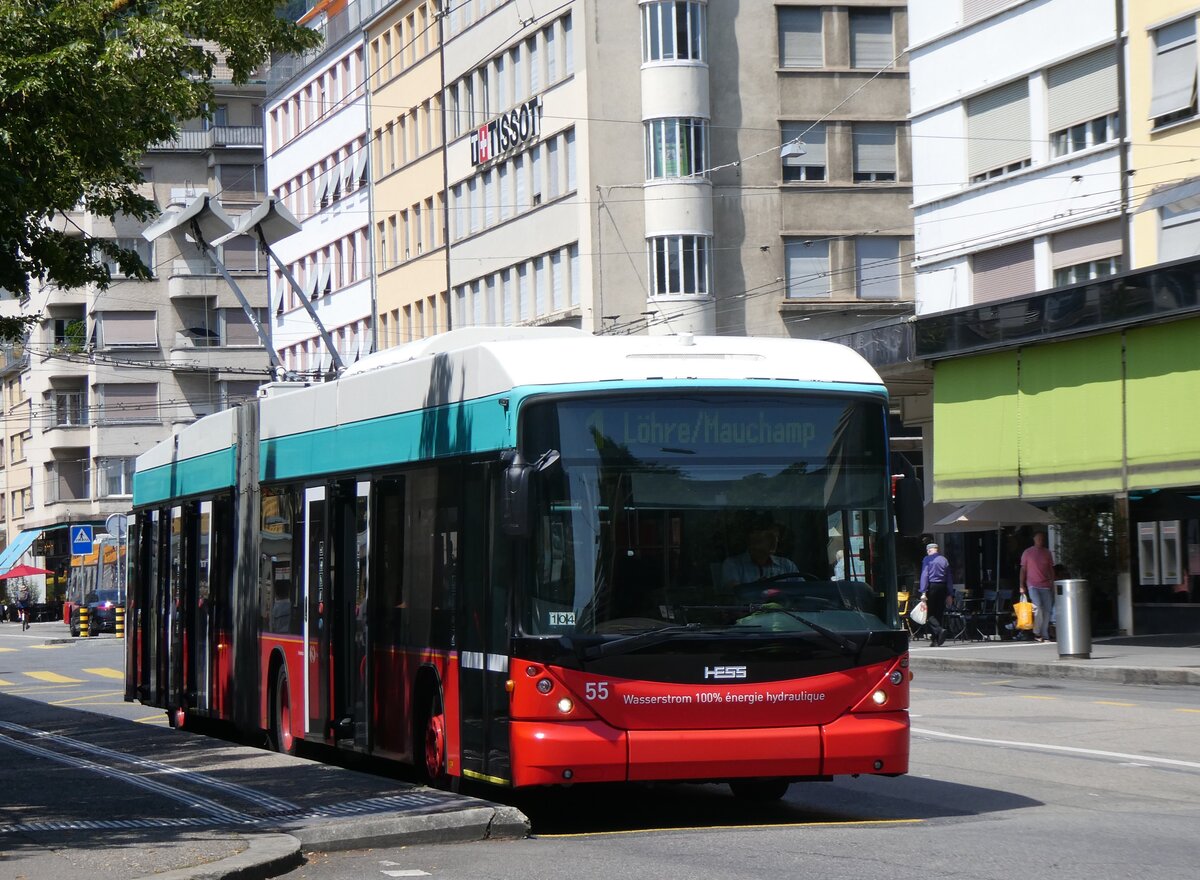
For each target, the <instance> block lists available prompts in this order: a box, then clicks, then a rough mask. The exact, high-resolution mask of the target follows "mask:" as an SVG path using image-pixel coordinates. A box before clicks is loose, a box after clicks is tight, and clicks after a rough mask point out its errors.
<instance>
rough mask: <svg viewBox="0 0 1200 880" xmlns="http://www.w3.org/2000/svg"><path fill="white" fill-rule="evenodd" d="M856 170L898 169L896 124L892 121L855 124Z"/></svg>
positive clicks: (888, 170) (887, 170) (892, 170)
mask: <svg viewBox="0 0 1200 880" xmlns="http://www.w3.org/2000/svg"><path fill="white" fill-rule="evenodd" d="M853 137H854V170H855V171H861V172H881V171H885V172H891V173H895V171H896V126H895V125H893V124H892V123H890V122H860V123H856V124H855V126H854V135H853Z"/></svg>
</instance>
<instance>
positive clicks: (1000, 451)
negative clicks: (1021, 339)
mask: <svg viewBox="0 0 1200 880" xmlns="http://www.w3.org/2000/svg"><path fill="white" fill-rule="evenodd" d="M1017 390H1018V389H1017V352H1015V351H1005V352H1000V353H998V354H988V355H982V356H980V357H973V358H961V359H957V360H950V361H942V362H940V363H938V364H937V365H936V366H935V368H934V382H933V473H934V493H935V494H934V498H935V500H937V501H972V500H975V499H979V498H1015V497H1016V496H1017V495H1018V494H1019V492H1018V484H1017Z"/></svg>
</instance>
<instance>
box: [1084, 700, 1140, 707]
mask: <svg viewBox="0 0 1200 880" xmlns="http://www.w3.org/2000/svg"><path fill="white" fill-rule="evenodd" d="M1092 702H1093V703H1095V704H1096V705H1097V706H1129V707H1133V706H1136V705H1137V703H1118V702H1117V701H1116V700H1093V701H1092Z"/></svg>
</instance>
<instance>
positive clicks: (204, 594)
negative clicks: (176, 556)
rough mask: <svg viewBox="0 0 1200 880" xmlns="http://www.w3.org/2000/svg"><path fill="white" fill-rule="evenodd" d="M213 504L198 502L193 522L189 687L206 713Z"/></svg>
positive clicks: (209, 698) (209, 684) (208, 706)
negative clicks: (195, 528) (192, 623)
mask: <svg viewBox="0 0 1200 880" xmlns="http://www.w3.org/2000/svg"><path fill="white" fill-rule="evenodd" d="M212 526H213V503H212V502H211V501H201V502H200V510H199V516H198V518H197V522H196V527H197V530H196V567H195V569H194V570H195V572H196V601H195V605H194V606H193V607H194V608H195V615H196V620H195V626H194V633H193V642H192V648H191V651H190V653H191V656H192V664H193V666H192V668H193V674H194V676H195V677H194V678H193V680H192V689H193V690H194V691H195V694H196V699H195V703H196V708H197V709H200V710H202V711H205V712H208V711H210V710H211V709H212V708H213V702H212V668H213V656H212V648H213V614H212V610H213V595H212V573H213V569H212V558H213V540H212V536H213V531H212Z"/></svg>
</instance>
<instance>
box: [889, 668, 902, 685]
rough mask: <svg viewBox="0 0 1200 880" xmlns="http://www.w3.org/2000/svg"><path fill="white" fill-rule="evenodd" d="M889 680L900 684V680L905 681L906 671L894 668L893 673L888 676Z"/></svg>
mask: <svg viewBox="0 0 1200 880" xmlns="http://www.w3.org/2000/svg"><path fill="white" fill-rule="evenodd" d="M888 680H889V681H890V682H891V683H892V684H900V682H902V681H904V673H903V672H901V671H900V670H899V669H893V670H892V674H891V675H889V676H888Z"/></svg>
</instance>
